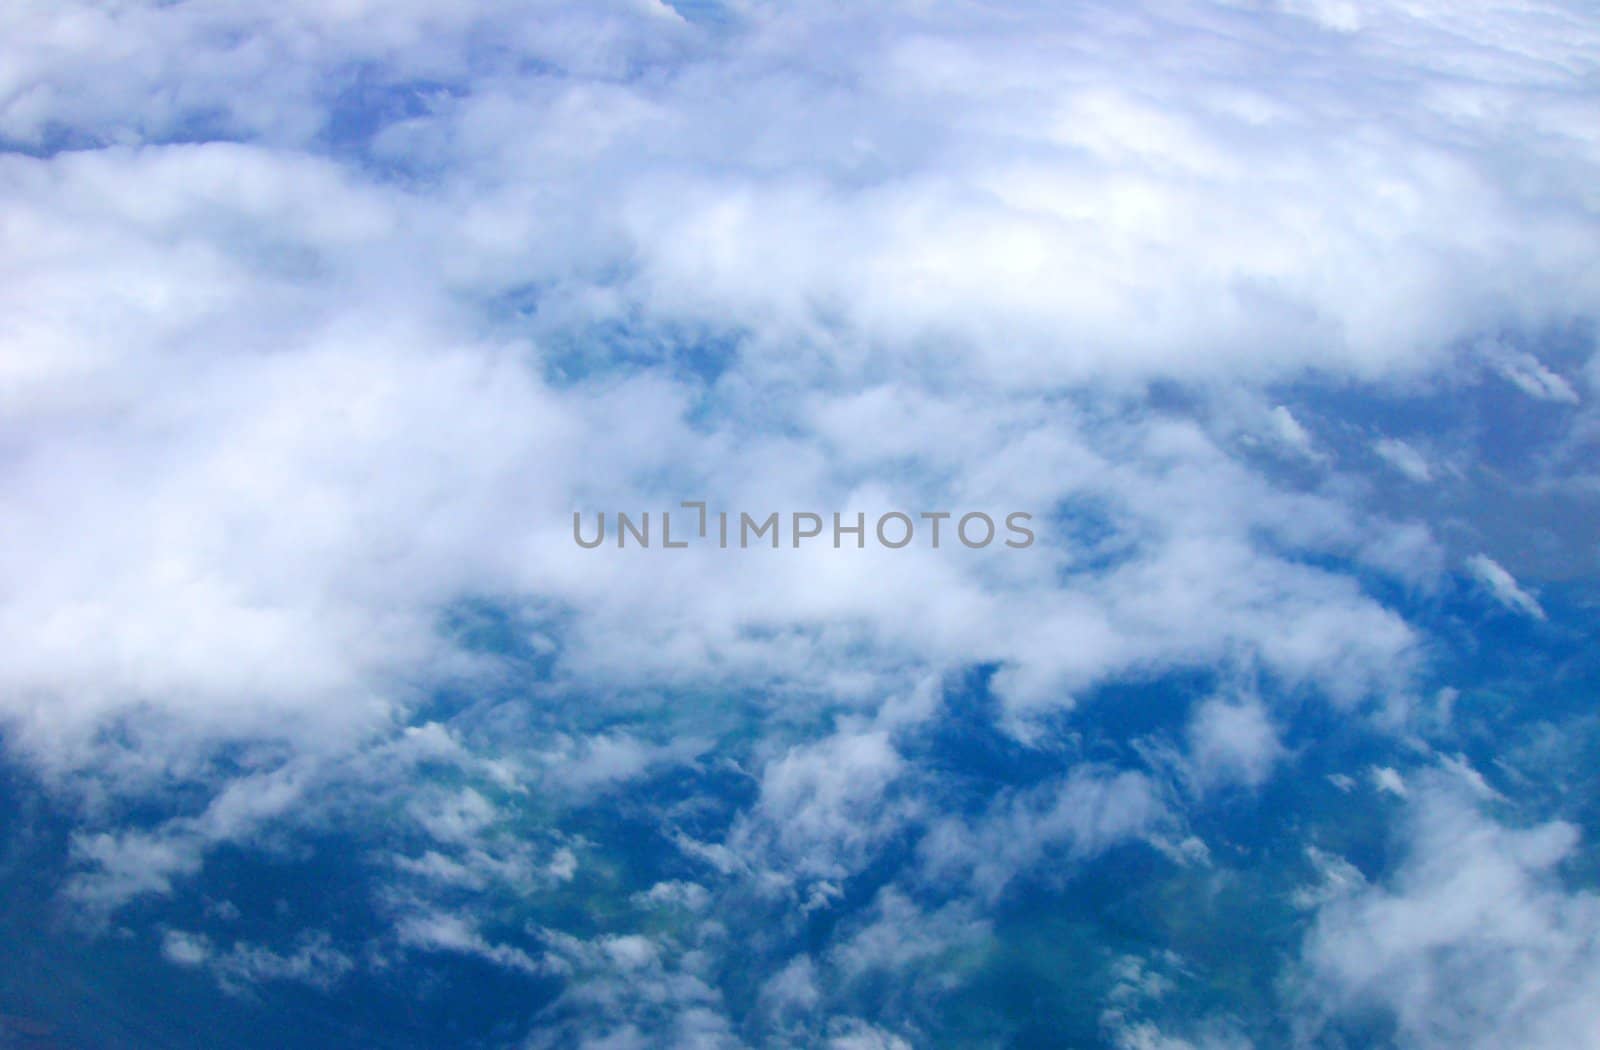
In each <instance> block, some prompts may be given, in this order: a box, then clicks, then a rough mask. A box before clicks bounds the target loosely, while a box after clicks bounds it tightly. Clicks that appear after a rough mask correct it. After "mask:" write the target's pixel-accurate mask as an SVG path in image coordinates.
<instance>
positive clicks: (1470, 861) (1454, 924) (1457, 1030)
mask: <svg viewBox="0 0 1600 1050" xmlns="http://www.w3.org/2000/svg"><path fill="white" fill-rule="evenodd" d="M1409 805H1410V810H1409V814H1408V835H1407V839H1406V848H1407V859H1406V861H1405V863H1404V865H1403V866H1402V868H1401V870H1400V871H1399V872H1398V873H1397V874H1396V876H1395V877H1394V879H1393V880H1392V881H1390V882H1389V883H1387V884H1385V885H1380V886H1365V885H1362V884H1361V883H1355V884H1353V886H1352V887H1351V888H1350V892H1347V893H1346V894H1343V895H1341V896H1339V897H1338V898H1337V899H1335V900H1332V901H1330V902H1329V903H1327V904H1324V905H1323V906H1322V908H1321V910H1320V912H1319V913H1318V916H1317V920H1316V925H1315V927H1314V928H1313V930H1312V932H1311V934H1310V936H1309V937H1308V939H1307V942H1306V948H1305V967H1306V977H1307V980H1308V981H1309V984H1308V985H1307V993H1308V994H1309V995H1310V996H1312V997H1313V1000H1314V1001H1315V1002H1320V1003H1325V1004H1326V1006H1327V1009H1328V1011H1329V1012H1330V1013H1337V1012H1339V1011H1356V1010H1361V1009H1364V1008H1369V1007H1376V1008H1378V1009H1381V1010H1383V1011H1384V1012H1385V1013H1387V1014H1388V1015H1389V1016H1392V1017H1393V1019H1394V1022H1395V1024H1396V1026H1397V1029H1396V1035H1397V1040H1398V1044H1399V1045H1401V1046H1406V1047H1417V1048H1426V1047H1446V1046H1458V1047H1491V1046H1513V1045H1514V1046H1525V1047H1530V1048H1542V1047H1551V1048H1554V1047H1565V1046H1572V1045H1574V1044H1575V1043H1577V1044H1582V1043H1585V1042H1591V1041H1593V1039H1594V1038H1596V1037H1600V1028H1597V1027H1596V1025H1597V1022H1596V1018H1597V1017H1600V1001H1597V999H1596V992H1595V989H1596V988H1597V987H1600V983H1597V979H1600V953H1597V952H1596V949H1595V944H1596V943H1597V940H1596V938H1597V934H1600V900H1597V899H1596V898H1595V896H1594V894H1592V893H1589V892H1586V891H1581V890H1572V889H1568V888H1567V887H1566V886H1565V885H1564V884H1563V880H1562V878H1561V876H1560V872H1559V865H1560V863H1561V861H1562V860H1563V859H1564V858H1566V857H1568V856H1570V855H1571V854H1572V852H1573V850H1574V849H1575V848H1576V845H1577V830H1576V829H1575V828H1574V827H1572V826H1571V825H1570V824H1566V823H1563V822H1559V821H1557V822H1550V823H1544V824H1539V825H1535V826H1531V827H1523V828H1517V827H1510V826H1507V825H1504V824H1501V823H1499V822H1497V821H1495V820H1494V819H1492V818H1491V817H1489V816H1487V815H1486V814H1485V813H1484V812H1483V811H1482V810H1481V809H1479V808H1478V807H1479V803H1478V802H1477V800H1476V799H1475V797H1474V795H1473V794H1472V793H1471V792H1466V791H1463V790H1462V788H1461V787H1460V785H1459V783H1458V782H1455V781H1453V780H1451V779H1449V778H1447V777H1445V776H1444V775H1443V774H1433V775H1431V776H1430V777H1429V778H1428V782H1427V784H1426V785H1425V787H1424V789H1423V790H1422V791H1421V792H1420V793H1419V794H1418V796H1417V797H1416V798H1415V799H1414V800H1413V801H1412V802H1411V803H1410V804H1409Z"/></svg>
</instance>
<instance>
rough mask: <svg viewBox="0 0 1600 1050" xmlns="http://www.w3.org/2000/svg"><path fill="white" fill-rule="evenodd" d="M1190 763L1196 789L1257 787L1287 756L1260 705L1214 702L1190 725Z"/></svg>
mask: <svg viewBox="0 0 1600 1050" xmlns="http://www.w3.org/2000/svg"><path fill="white" fill-rule="evenodd" d="M1188 738H1189V762H1190V767H1191V769H1192V775H1193V776H1194V778H1195V781H1196V782H1197V784H1198V785H1199V786H1200V787H1202V788H1205V787H1210V786H1213V785H1217V784H1225V783H1229V782H1237V783H1240V784H1243V785H1245V786H1246V787H1258V786H1260V785H1261V784H1262V783H1263V782H1265V781H1266V779H1267V777H1268V776H1270V775H1271V773H1272V769H1273V766H1274V765H1276V764H1277V763H1278V761H1279V760H1280V759H1282V758H1283V757H1284V755H1285V753H1286V751H1285V748H1284V746H1283V744H1282V743H1281V742H1280V741H1279V739H1278V731H1277V729H1276V727H1274V726H1273V724H1272V721H1271V719H1270V718H1269V717H1268V715H1267V712H1266V708H1265V707H1264V705H1263V704H1262V703H1261V701H1260V700H1258V699H1255V698H1250V697H1246V698H1242V699H1239V700H1227V699H1223V698H1221V697H1213V698H1211V699H1209V700H1206V701H1205V702H1203V703H1201V704H1200V705H1199V706H1198V707H1197V708H1196V709H1195V712H1194V714H1193V715H1192V716H1191V717H1190V720H1189V730H1188Z"/></svg>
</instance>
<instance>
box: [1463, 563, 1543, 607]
mask: <svg viewBox="0 0 1600 1050" xmlns="http://www.w3.org/2000/svg"><path fill="white" fill-rule="evenodd" d="M1467 568H1468V569H1469V570H1471V572H1472V575H1474V576H1476V577H1477V578H1478V582H1479V583H1481V584H1483V586H1484V588H1485V589H1486V590H1488V592H1489V593H1490V594H1491V595H1493V596H1494V599H1495V600H1496V601H1498V602H1499V603H1500V604H1501V605H1504V606H1505V607H1506V608H1507V609H1511V610H1512V611H1514V612H1519V613H1522V614H1523V615H1524V616H1531V617H1532V618H1533V619H1535V620H1543V619H1545V613H1544V609H1543V608H1542V607H1541V606H1540V605H1539V602H1538V599H1536V598H1534V596H1533V595H1531V594H1529V593H1528V592H1527V591H1525V590H1523V589H1522V588H1521V587H1520V586H1518V585H1517V581H1516V578H1515V577H1514V576H1512V575H1511V574H1510V573H1509V572H1507V571H1506V570H1505V569H1504V568H1503V567H1502V566H1501V565H1500V563H1499V562H1497V561H1495V560H1494V559H1493V558H1490V557H1489V556H1488V555H1486V554H1474V555H1473V556H1472V557H1470V558H1468V559H1467Z"/></svg>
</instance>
